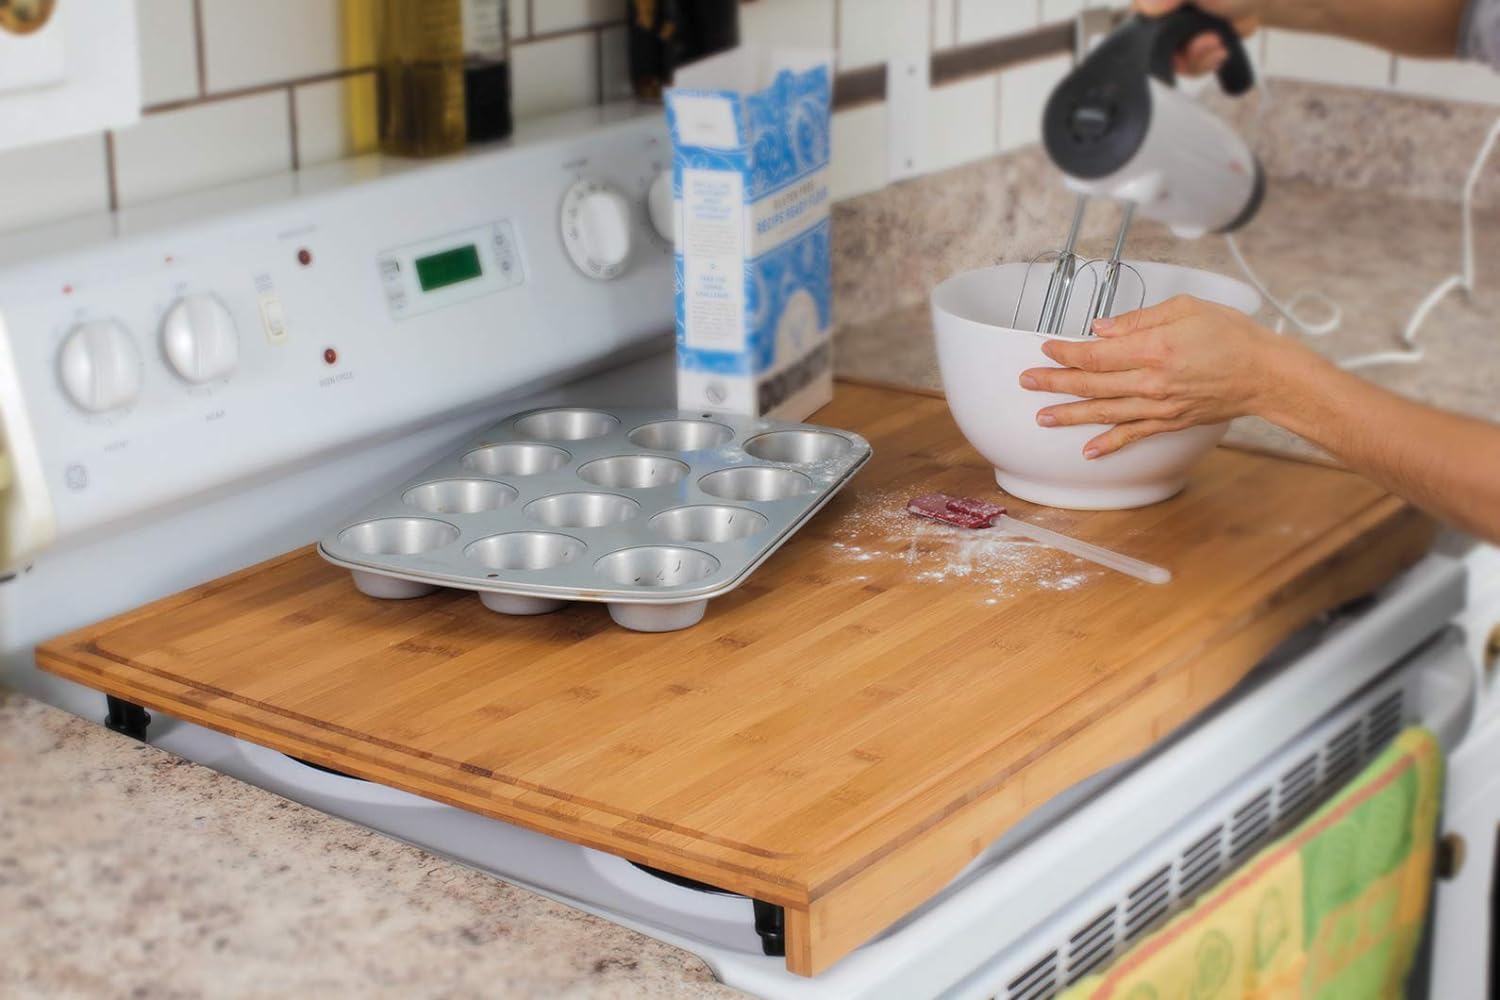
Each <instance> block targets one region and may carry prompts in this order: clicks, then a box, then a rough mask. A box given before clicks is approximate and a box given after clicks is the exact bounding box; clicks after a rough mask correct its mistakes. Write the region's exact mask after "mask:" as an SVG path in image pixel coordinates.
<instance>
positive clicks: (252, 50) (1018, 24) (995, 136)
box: [0, 0, 1500, 229]
mask: <svg viewBox="0 0 1500 1000" xmlns="http://www.w3.org/2000/svg"><path fill="white" fill-rule="evenodd" d="M136 2H137V5H138V10H139V13H140V17H141V23H142V48H143V66H142V82H143V87H144V93H145V101H146V104H147V113H146V115H145V118H144V120H143V121H142V122H141V123H140V124H139V125H137V126H135V127H133V128H129V129H125V130H122V131H119V132H115V133H110V134H108V135H97V136H86V137H83V138H78V139H69V140H66V141H63V142H59V143H54V144H51V145H48V146H43V147H39V148H35V149H28V150H22V151H18V152H13V153H7V154H3V155H0V191H5V192H7V196H6V197H4V198H0V229H14V228H19V227H23V226H27V225H32V224H36V223H40V222H45V221H50V220H53V219H57V218H63V217H67V216H71V215H77V214H82V213H86V212H90V211H96V210H100V209H105V208H108V207H111V206H126V205H132V204H136V203H139V202H142V201H148V200H151V199H154V198H159V197H163V196H166V195H171V194H176V193H179V192H183V191H189V190H193V189H196V188H202V187H208V186H212V185H214V184H220V183H225V182H228V181H233V180H239V179H242V178H245V177H250V176H254V175H257V174H264V173H270V172H275V171H279V170H284V169H286V168H288V167H294V166H297V165H305V164H310V163H315V162H319V161H323V160H328V159H332V158H336V157H340V156H345V155H348V154H349V153H350V152H351V151H352V149H351V146H350V141H351V140H350V130H349V129H348V128H347V127H346V126H347V119H348V115H349V108H350V99H351V96H359V97H362V98H364V99H365V100H366V102H372V101H373V88H374V81H373V76H372V74H371V72H370V68H369V65H368V57H367V55H366V56H364V57H361V56H360V55H359V53H358V49H359V46H357V45H351V44H350V42H349V39H348V38H347V37H346V33H345V31H344V17H345V15H346V12H347V11H348V10H351V9H352V10H356V11H357V10H359V9H360V7H361V5H364V7H365V8H366V9H368V5H369V4H370V3H371V2H372V0H136ZM1085 2H1089V3H1090V4H1091V5H1093V6H1102V5H1109V6H1121V5H1123V4H1124V3H1125V2H1126V0H746V2H745V4H744V8H743V25H744V33H745V35H746V37H747V38H748V39H749V40H751V41H758V42H764V43H768V44H801V45H822V46H827V47H829V48H831V49H835V50H836V51H837V53H838V60H839V64H840V66H841V67H844V68H854V67H859V66H867V65H876V64H879V63H883V62H884V61H885V60H886V59H887V58H888V55H889V54H890V52H891V50H892V45H891V40H890V39H889V38H888V26H889V25H890V24H891V23H892V21H893V20H894V19H893V17H892V16H891V7H892V5H894V4H910V3H915V4H918V5H925V6H927V7H928V13H929V17H930V47H931V48H933V49H942V48H946V47H950V46H953V45H956V44H966V43H971V42H978V41H984V40H987V39H991V38H996V37H1001V36H1004V35H1007V34H1011V33H1015V32H1022V31H1027V30H1030V29H1032V28H1035V27H1037V26H1038V25H1041V24H1044V23H1048V22H1052V21H1057V20H1063V19H1066V18H1068V17H1071V16H1072V15H1073V14H1075V13H1076V12H1077V11H1078V9H1079V8H1080V7H1081V6H1082V5H1083V4H1084V3H1085ZM624 7H625V3H624V0H512V3H511V19H512V36H513V40H514V49H513V60H514V65H513V75H514V88H515V108H516V112H517V114H518V115H519V116H522V117H525V116H528V115H538V114H544V113H547V112H550V111H558V110H563V109H567V108H571V107H577V106H580V105H588V104H594V103H597V102H599V101H607V100H613V99H616V98H619V97H622V96H625V95H627V94H628V93H629V83H628V80H627V77H626V60H625V31H624V28H623V24H622V21H623V15H624ZM1255 45H1256V51H1257V54H1258V55H1259V56H1260V58H1261V60H1262V64H1263V65H1264V66H1266V67H1267V68H1268V70H1269V71H1270V72H1271V73H1272V74H1274V75H1280V76H1286V77H1295V78H1299V79H1311V80H1318V81H1323V82H1332V83H1340V84H1351V85H1356V86H1361V87H1370V88H1376V89H1380V90H1393V91H1397V92H1403V93H1410V94H1419V95H1423V96H1435V97H1442V98H1449V99H1454V100H1461V101H1479V102H1484V103H1490V104H1500V77H1496V76H1495V75H1494V74H1492V73H1490V72H1489V71H1488V70H1486V69H1482V68H1478V67H1465V66H1457V65H1451V64H1448V65H1444V64H1437V63H1424V62H1420V61H1417V60H1408V59H1399V60H1398V59H1394V58H1392V57H1390V56H1387V55H1385V54H1383V53H1379V52H1375V51H1373V50H1370V49H1368V48H1365V47H1363V46H1358V45H1354V44H1352V43H1341V42H1332V41H1329V40H1327V39H1317V40H1314V39H1310V38H1308V37H1306V36H1299V35H1296V34H1294V33H1290V32H1280V31H1269V32H1264V33H1263V34H1262V35H1261V37H1260V38H1259V39H1258V40H1257V41H1256V43H1255ZM1068 65H1069V60H1068V59H1067V58H1066V57H1056V58H1052V59H1046V60H1041V61H1038V62H1035V63H1030V64H1026V65H1022V66H1017V67H1013V68H1011V69H1008V70H1005V71H1002V72H998V73H993V74H988V75H984V76H979V77H974V78H971V79H966V80H961V81H958V82H955V83H952V84H950V85H948V86H945V87H942V88H938V89H936V90H935V91H933V93H932V95H931V104H930V114H929V116H928V119H929V120H928V123H927V129H926V131H927V134H926V136H925V142H926V151H927V154H928V157H927V160H928V162H927V165H928V166H929V167H930V168H933V169H938V168H942V167H947V166H953V165H956V164H959V163H963V162H966V161H969V160H974V159H978V158H981V157H986V156H990V155H993V154H994V153H997V152H1000V151H1004V150H1009V149H1013V148H1015V147H1017V146H1021V145H1025V144H1026V143H1029V142H1033V141H1035V139H1036V133H1037V122H1038V119H1039V117H1040V111H1041V105H1042V102H1043V101H1044V100H1045V97H1046V95H1047V93H1048V91H1049V90H1050V88H1051V87H1052V85H1053V83H1054V82H1055V81H1056V80H1057V79H1058V78H1059V77H1060V76H1061V75H1062V74H1063V73H1064V72H1066V71H1067V68H1068ZM888 127H889V122H888V121H887V113H886V108H885V106H884V105H883V104H874V105H868V106H864V107H856V108H851V109H849V110H846V111H841V112H839V113H837V114H836V115H835V121H834V164H835V168H834V169H835V178H834V185H835V194H836V196H838V197H840V198H845V197H850V196H852V195H856V194H859V193H862V192H865V191H870V190H874V189H876V188H879V187H882V186H884V185H885V184H886V183H887V180H888V176H887V172H886V137H887V128H888ZM17 192H24V195H21V196H18V195H17Z"/></svg>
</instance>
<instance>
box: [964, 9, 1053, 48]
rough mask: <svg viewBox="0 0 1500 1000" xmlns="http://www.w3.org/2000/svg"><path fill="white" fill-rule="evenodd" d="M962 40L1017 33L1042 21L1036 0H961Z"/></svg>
mask: <svg viewBox="0 0 1500 1000" xmlns="http://www.w3.org/2000/svg"><path fill="white" fill-rule="evenodd" d="M957 3H958V41H959V44H961V45H963V44H967V43H969V42H984V41H989V40H990V39H992V38H1000V37H1002V36H1004V35H1014V34H1017V33H1019V32H1022V31H1026V30H1028V29H1031V28H1035V27H1036V26H1037V24H1038V23H1040V19H1039V15H1038V6H1037V4H1036V2H1035V0H957Z"/></svg>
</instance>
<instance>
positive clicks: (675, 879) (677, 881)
mask: <svg viewBox="0 0 1500 1000" xmlns="http://www.w3.org/2000/svg"><path fill="white" fill-rule="evenodd" d="M630 865H631V867H632V868H639V869H640V870H641V871H643V872H645V873H646V874H647V875H650V876H651V877H652V878H659V879H661V880H662V881H663V882H670V883H672V884H673V885H676V886H681V887H682V888H684V889H692V890H693V891H695V892H708V893H712V894H713V895H715V896H739V895H740V894H739V893H737V892H730V891H729V890H728V889H720V888H719V887H718V886H716V885H709V884H708V883H707V882H699V881H698V880H697V879H691V878H688V877H687V876H686V875H674V874H672V873H671V872H664V871H662V870H661V869H660V868H652V867H651V866H650V865H643V864H641V863H640V862H638V861H632V862H630ZM741 898H743V897H741Z"/></svg>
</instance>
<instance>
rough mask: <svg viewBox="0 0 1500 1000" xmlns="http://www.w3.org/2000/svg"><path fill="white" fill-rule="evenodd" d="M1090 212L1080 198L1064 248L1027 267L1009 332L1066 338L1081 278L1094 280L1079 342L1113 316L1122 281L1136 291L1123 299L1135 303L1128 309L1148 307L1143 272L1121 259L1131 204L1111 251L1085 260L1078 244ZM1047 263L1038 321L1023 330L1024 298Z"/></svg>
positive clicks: (1084, 198)
mask: <svg viewBox="0 0 1500 1000" xmlns="http://www.w3.org/2000/svg"><path fill="white" fill-rule="evenodd" d="M1088 207H1089V196H1088V195H1080V196H1079V198H1078V206H1077V208H1075V209H1074V210H1073V223H1072V225H1071V226H1069V227H1068V238H1067V240H1066V241H1065V242H1064V243H1063V246H1062V249H1061V250H1048V251H1046V252H1045V253H1041V254H1038V255H1037V256H1035V257H1033V258H1031V262H1030V264H1031V266H1030V267H1029V268H1027V271H1026V278H1025V280H1024V281H1023V282H1022V283H1021V294H1020V295H1019V296H1018V297H1017V299H1016V311H1015V315H1014V316H1013V317H1012V319H1011V326H1012V328H1014V329H1017V330H1021V329H1026V330H1035V331H1036V332H1037V333H1045V334H1049V335H1052V336H1056V335H1059V334H1062V333H1064V332H1065V330H1064V327H1065V326H1067V325H1068V317H1069V315H1070V314H1071V313H1072V305H1073V298H1074V295H1075V294H1076V293H1077V291H1078V283H1079V281H1080V280H1081V279H1082V278H1084V277H1085V276H1087V277H1088V278H1090V279H1092V281H1093V284H1092V286H1091V287H1090V289H1089V297H1088V303H1089V305H1088V308H1087V309H1086V310H1084V311H1083V313H1082V315H1081V317H1080V318H1079V319H1078V321H1077V322H1078V325H1077V327H1076V329H1077V335H1078V336H1080V337H1091V336H1093V330H1094V320H1096V319H1103V318H1106V317H1109V316H1113V315H1115V306H1116V304H1117V303H1118V302H1119V301H1120V284H1121V278H1122V277H1127V276H1128V277H1131V278H1133V279H1134V286H1135V288H1136V289H1137V290H1138V292H1139V294H1138V295H1135V294H1132V295H1129V296H1128V297H1127V301H1133V302H1134V304H1133V305H1132V306H1131V307H1130V308H1131V309H1139V308H1141V307H1142V306H1144V305H1145V304H1146V282H1145V280H1144V279H1143V278H1142V277H1141V272H1140V271H1138V270H1136V269H1135V267H1133V266H1132V265H1130V264H1127V263H1125V261H1124V260H1123V259H1122V257H1123V255H1124V253H1125V239H1126V237H1127V236H1129V234H1130V225H1131V223H1132V222H1133V221H1134V220H1135V205H1134V204H1133V203H1131V202H1125V203H1124V217H1123V218H1122V219H1121V221H1120V231H1119V232H1118V233H1117V234H1116V236H1115V243H1114V249H1113V250H1112V251H1111V252H1110V255H1109V256H1108V257H1090V258H1085V257H1082V256H1081V255H1080V254H1079V253H1078V240H1079V236H1080V234H1081V233H1082V231H1083V219H1084V216H1085V215H1086V214H1087V213H1088ZM1049 264H1050V266H1051V273H1050V274H1049V275H1048V278H1047V290H1046V293H1045V294H1044V295H1043V297H1042V302H1041V307H1040V311H1039V312H1038V314H1037V320H1036V322H1035V323H1033V324H1030V325H1027V326H1023V325H1022V323H1021V314H1022V313H1023V312H1024V311H1025V310H1026V308H1027V304H1028V301H1027V297H1026V293H1027V291H1028V289H1029V288H1030V286H1031V277H1032V274H1033V273H1034V272H1035V271H1036V270H1038V269H1039V268H1043V267H1047V266H1048V265H1049Z"/></svg>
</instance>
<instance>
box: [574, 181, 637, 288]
mask: <svg viewBox="0 0 1500 1000" xmlns="http://www.w3.org/2000/svg"><path fill="white" fill-rule="evenodd" d="M562 238H563V246H564V247H566V248H567V250H568V256H569V257H571V258H572V259H573V263H574V264H576V265H577V266H578V270H580V271H582V272H583V273H584V274H585V275H587V276H588V277H590V278H595V279H598V280H599V281H609V280H611V279H613V278H618V277H619V276H620V275H621V274H623V273H624V271H625V265H626V264H628V263H629V262H630V202H629V201H628V200H627V199H626V198H625V196H624V195H623V194H621V193H620V192H619V191H618V190H616V189H615V188H613V187H611V186H610V185H608V184H605V183H604V182H603V181H579V182H578V183H577V184H574V185H573V186H572V187H571V188H569V189H568V193H567V195H566V196H565V197H564V198H563V207H562Z"/></svg>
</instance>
